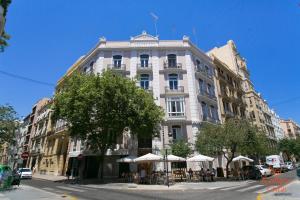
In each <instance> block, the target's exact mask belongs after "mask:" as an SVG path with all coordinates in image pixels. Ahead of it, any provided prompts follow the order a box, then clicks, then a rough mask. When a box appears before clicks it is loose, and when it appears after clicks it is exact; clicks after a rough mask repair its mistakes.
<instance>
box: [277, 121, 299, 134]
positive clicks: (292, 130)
mask: <svg viewBox="0 0 300 200" xmlns="http://www.w3.org/2000/svg"><path fill="white" fill-rule="evenodd" d="M280 125H281V127H282V129H283V131H284V134H285V137H287V138H290V139H296V138H297V137H300V126H299V125H298V124H297V123H296V122H294V121H293V120H290V119H289V120H281V121H280Z"/></svg>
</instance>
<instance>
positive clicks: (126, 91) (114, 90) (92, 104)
mask: <svg viewBox="0 0 300 200" xmlns="http://www.w3.org/2000/svg"><path fill="white" fill-rule="evenodd" d="M163 116H164V112H163V110H162V109H161V108H160V107H158V106H157V105H156V104H155V102H154V100H153V97H152V95H151V94H149V93H148V92H146V91H144V90H143V89H141V88H139V87H137V86H136V83H135V81H132V80H130V79H128V78H124V77H121V76H119V75H116V74H114V73H112V72H111V71H106V72H104V73H103V74H102V75H101V76H98V75H93V74H91V75H84V74H74V75H72V76H71V77H69V78H67V79H66V81H65V82H64V84H63V88H62V91H61V92H59V93H57V94H56V95H55V99H54V118H56V119H59V118H60V119H64V120H66V121H67V122H68V124H69V127H68V128H69V132H70V135H71V137H79V138H81V139H82V140H84V141H86V143H87V146H88V148H89V149H91V150H93V151H95V152H99V153H100V159H101V165H102V164H103V158H104V155H105V153H106V151H107V149H109V148H112V146H113V145H114V144H116V140H117V138H118V137H120V136H121V135H122V134H123V132H124V130H127V129H129V130H130V131H131V133H132V134H136V135H137V136H138V137H142V136H151V135H153V134H155V133H156V132H157V131H158V124H159V123H160V122H161V120H162V119H163ZM102 171H103V166H100V170H99V176H100V177H101V178H102V176H103V173H102Z"/></svg>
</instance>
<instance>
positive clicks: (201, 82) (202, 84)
mask: <svg viewBox="0 0 300 200" xmlns="http://www.w3.org/2000/svg"><path fill="white" fill-rule="evenodd" d="M199 89H200V93H201V94H204V91H205V85H204V81H203V80H202V79H199Z"/></svg>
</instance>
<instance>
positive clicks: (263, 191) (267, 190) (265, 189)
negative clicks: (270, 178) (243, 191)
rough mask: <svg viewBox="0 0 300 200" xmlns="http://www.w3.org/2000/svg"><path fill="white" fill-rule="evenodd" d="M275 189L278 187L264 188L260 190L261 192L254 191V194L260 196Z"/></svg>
mask: <svg viewBox="0 0 300 200" xmlns="http://www.w3.org/2000/svg"><path fill="white" fill-rule="evenodd" d="M277 187H278V185H272V186H268V187H266V188H264V189H261V190H258V191H256V192H255V193H257V194H261V193H265V192H269V191H270V190H273V189H275V188H277Z"/></svg>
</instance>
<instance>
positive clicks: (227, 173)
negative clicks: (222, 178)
mask: <svg viewBox="0 0 300 200" xmlns="http://www.w3.org/2000/svg"><path fill="white" fill-rule="evenodd" d="M230 163H231V161H229V160H227V163H226V178H229V169H228V167H229V164H230Z"/></svg>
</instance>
